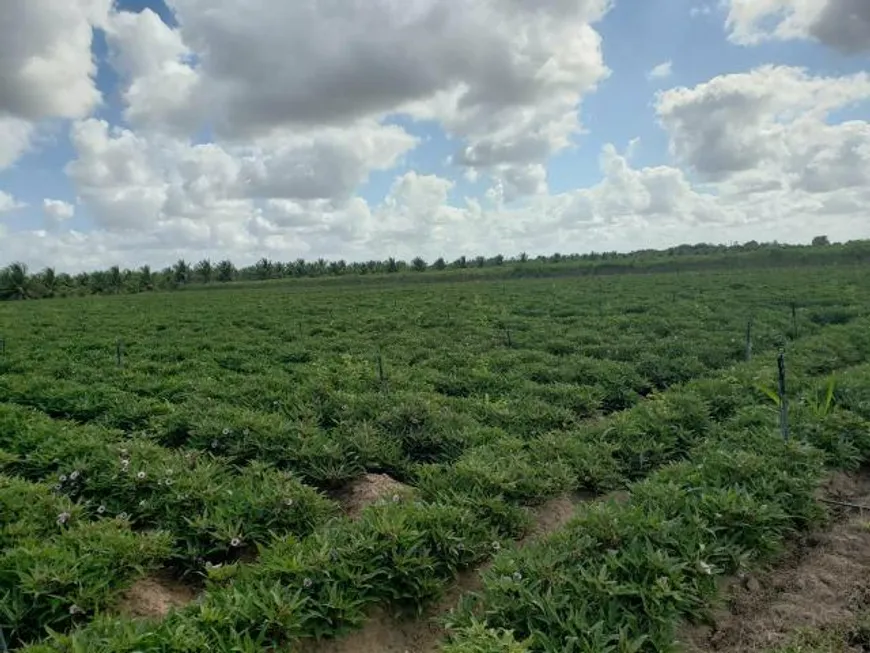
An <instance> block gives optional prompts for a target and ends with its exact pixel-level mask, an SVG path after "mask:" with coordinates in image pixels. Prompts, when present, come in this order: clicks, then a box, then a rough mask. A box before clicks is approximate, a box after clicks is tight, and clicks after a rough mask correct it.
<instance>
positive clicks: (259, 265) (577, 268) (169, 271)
mask: <svg viewBox="0 0 870 653" xmlns="http://www.w3.org/2000/svg"><path fill="white" fill-rule="evenodd" d="M868 263H870V240H854V241H850V242H847V243H843V244H832V243H831V242H830V241H829V239H828V237H827V236H816V237H815V238H813V240H812V245H811V246H806V245H782V244H780V243H776V242H773V243H758V242H756V241H754V240H753V241H749V242H747V243H744V244H732V245H711V244H707V243H699V244H695V245H679V246H677V247H671V248H669V249H665V250H640V251H636V252H630V253H627V254H620V253H617V252H591V253H588V254H563V253H554V254H550V255H538V256H536V257H534V258H532V257H530V256H529V255H528V254H526V253H525V252H522V253H520V254H518V255H517V256H515V257H513V258H506V257H505V256H503V255H502V254H497V255H495V256H492V257H490V258H487V257H485V256H475V257H473V258H468V257H466V256H460V257H459V258H457V259H455V260H454V261H453V262H451V263H447V262H446V261H445V259H444V258H443V257H439V258H437V259H436V260H435V261H434V262H433V263H432V264H431V265H429V264H428V263H427V262H426V260H425V259H423V258H422V257H420V256H417V257H415V258H414V259H412V260H411V261H410V263H408V262H406V261H402V260H398V259H396V258H393V257H390V258H388V259H387V260H384V261H378V260H370V261H357V262H354V263H348V262H346V261H344V260H338V261H326V260H325V259H322V258H320V259H317V260H315V261H306V260H304V259H296V260H295V261H286V262H281V261H272V260H270V259H267V258H261V259H260V260H259V261H257V262H256V263H254V264H253V265H248V266H244V267H236V265H234V264H233V263H232V261H229V260H222V261H219V262H217V263H212V261H210V260H209V259H204V260H202V261H199V262H198V263H191V262H189V261H185V260H184V259H180V260H178V261H176V262H175V263H174V264H173V265H172V266H169V267H166V268H163V269H162V270H152V269H151V268H150V267H149V266H147V265H145V266H142V267H141V268H139V269H138V270H127V269H124V270H122V269H121V268H119V267H118V266H117V265H113V266H111V267H109V268H108V269H106V270H96V271H93V272H80V273H78V274H76V275H70V274H66V273H63V272H56V271H55V270H54V269H53V268H45V269H44V270H41V271H39V272H37V273H30V271H29V270H28V268H27V266H26V265H25V264H24V263H20V262H14V263H10V264H8V265H7V266H6V267H5V268H2V269H0V301H2V300H22V299H38V298H43V297H66V296H70V295H90V294H118V293H139V292H148V291H153V290H175V289H178V288H182V287H193V286H202V287H206V286H213V285H214V284H226V283H230V282H234V281H268V280H270V279H297V278H329V277H346V276H352V275H357V276H362V275H394V274H402V273H405V272H414V273H424V272H427V273H430V274H414V275H413V276H414V277H415V278H420V279H424V278H430V275H431V276H432V277H433V278H434V277H435V276H439V273H440V275H443V276H442V278H445V279H447V278H456V276H457V275H458V276H460V277H462V278H464V277H466V276H467V277H482V276H487V275H498V276H502V277H526V276H529V277H536V276H560V275H568V274H575V275H586V274H588V275H595V274H621V273H631V272H633V273H638V272H668V271H678V270H696V269H698V270H700V269H722V268H731V267H764V266H780V265H817V264H868Z"/></svg>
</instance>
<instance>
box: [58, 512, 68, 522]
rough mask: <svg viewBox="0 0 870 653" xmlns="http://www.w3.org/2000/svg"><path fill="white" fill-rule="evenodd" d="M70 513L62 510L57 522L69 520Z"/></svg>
mask: <svg viewBox="0 0 870 653" xmlns="http://www.w3.org/2000/svg"><path fill="white" fill-rule="evenodd" d="M70 516H71V515H70V514H69V513H68V512H62V513H60V514H59V515H58V516H57V523H58V524H60V525H63V524H66V523H67V522H68V521H69V518H70Z"/></svg>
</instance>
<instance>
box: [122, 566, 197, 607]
mask: <svg viewBox="0 0 870 653" xmlns="http://www.w3.org/2000/svg"><path fill="white" fill-rule="evenodd" d="M195 598H196V592H195V591H194V590H193V589H192V588H190V587H188V586H187V585H184V584H183V583H181V582H179V581H177V580H175V579H173V578H171V577H170V576H169V575H168V574H167V575H155V576H147V577H145V578H142V579H141V580H139V581H137V582H136V583H134V584H133V586H132V587H130V589H128V590H127V591H126V592H124V594H123V595H122V596H121V601H120V603H119V604H118V606H117V611H118V612H119V613H120V614H123V615H125V616H128V617H164V616H166V615H167V614H168V613H169V611H170V610H172V609H174V608H181V607H184V606H185V605H187V604H188V603H190V602H191V601H193V600H194V599H195Z"/></svg>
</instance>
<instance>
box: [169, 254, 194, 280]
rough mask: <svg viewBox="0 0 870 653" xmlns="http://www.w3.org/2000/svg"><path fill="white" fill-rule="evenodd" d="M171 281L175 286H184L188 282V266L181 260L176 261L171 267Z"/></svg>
mask: <svg viewBox="0 0 870 653" xmlns="http://www.w3.org/2000/svg"><path fill="white" fill-rule="evenodd" d="M172 280H173V281H174V282H175V283H177V284H185V283H187V282H188V281H190V265H189V264H188V262H187V261H185V260H184V259H183V258H180V259H178V261H176V263H175V265H174V266H172Z"/></svg>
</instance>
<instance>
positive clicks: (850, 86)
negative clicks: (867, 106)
mask: <svg viewBox="0 0 870 653" xmlns="http://www.w3.org/2000/svg"><path fill="white" fill-rule="evenodd" d="M868 100H870V77H868V75H866V74H858V75H851V76H845V77H818V76H811V75H809V74H808V73H807V72H806V71H805V70H802V69H798V68H791V67H783V66H763V67H761V68H757V69H755V70H752V71H750V72H748V73H739V74H732V75H721V76H718V77H715V78H713V79H711V80H710V81H709V82H705V83H703V84H699V85H698V86H695V87H693V88H685V87H680V88H674V89H670V90H667V91H664V92H661V93H659V94H658V96H657V100H656V111H657V112H658V116H659V119H660V120H661V123H662V125H663V126H664V128H665V129H666V130H667V132H668V135H669V138H670V149H671V153H672V154H673V155H674V156H675V157H676V159H677V160H678V161H679V162H680V163H681V164H684V165H687V166H690V167H691V168H692V169H694V170H695V171H697V172H698V173H699V174H700V175H702V176H703V177H704V178H705V179H707V180H710V181H723V180H728V179H731V180H732V181H733V179H734V178H735V177H739V176H741V175H743V176H744V177H745V179H746V180H747V182H748V183H750V184H752V185H756V184H758V183H759V181H760V180H761V179H762V178H763V179H765V180H766V183H773V182H776V183H777V184H779V185H790V186H793V187H794V186H800V187H805V188H807V189H810V188H812V187H817V188H823V187H824V188H829V187H830V188H833V187H837V186H838V185H841V184H847V185H853V184H854V181H855V180H856V179H858V178H860V179H865V178H866V177H867V175H868V172H870V167H868V166H870V159H867V158H865V155H866V154H867V149H866V148H867V144H868V142H867V141H866V140H864V139H866V127H867V123H864V122H861V123H840V124H829V122H828V117H829V115H830V114H831V112H832V111H834V110H836V109H840V108H843V107H848V106H852V105H854V104H856V103H860V102H866V101H868ZM850 180H851V181H850Z"/></svg>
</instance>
